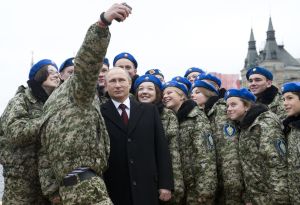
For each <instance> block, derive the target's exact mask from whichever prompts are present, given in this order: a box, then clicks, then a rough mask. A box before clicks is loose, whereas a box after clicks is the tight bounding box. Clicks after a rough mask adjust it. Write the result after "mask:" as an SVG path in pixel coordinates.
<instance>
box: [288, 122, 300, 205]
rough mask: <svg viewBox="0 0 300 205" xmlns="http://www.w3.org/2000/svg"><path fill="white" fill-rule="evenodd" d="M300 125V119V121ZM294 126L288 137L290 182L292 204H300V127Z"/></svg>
mask: <svg viewBox="0 0 300 205" xmlns="http://www.w3.org/2000/svg"><path fill="white" fill-rule="evenodd" d="M298 124H299V125H300V121H298ZM299 125H298V127H292V128H291V131H290V132H289V133H288V135H287V139H288V155H287V156H288V184H289V196H290V200H291V204H300V138H299V136H300V127H299Z"/></svg>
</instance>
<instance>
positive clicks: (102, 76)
mask: <svg viewBox="0 0 300 205" xmlns="http://www.w3.org/2000/svg"><path fill="white" fill-rule="evenodd" d="M108 70H109V68H108V66H107V65H106V64H103V66H102V68H101V69H100V73H99V76H98V85H99V86H100V87H103V86H104V84H105V75H106V73H107V72H108Z"/></svg>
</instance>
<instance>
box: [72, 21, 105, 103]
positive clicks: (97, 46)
mask: <svg viewBox="0 0 300 205" xmlns="http://www.w3.org/2000/svg"><path fill="white" fill-rule="evenodd" d="M109 40H110V33H109V29H108V27H107V28H100V27H99V25H98V24H97V23H95V24H93V25H92V26H91V27H90V28H89V30H88V32H87V35H86V36H85V39H84V42H83V43H82V46H81V47H80V49H79V51H78V53H77V55H76V57H75V69H74V79H73V82H74V89H73V95H74V98H75V100H76V101H77V103H78V104H79V105H82V104H90V103H91V102H92V101H93V99H94V96H95V92H96V82H97V79H98V74H99V72H100V68H101V67H102V62H103V58H104V57H105V54H106V50H107V46H108V44H109ZM95 56H101V57H102V59H97V58H95Z"/></svg>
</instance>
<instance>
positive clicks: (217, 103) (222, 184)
mask: <svg viewBox="0 0 300 205" xmlns="http://www.w3.org/2000/svg"><path fill="white" fill-rule="evenodd" d="M205 110H207V111H206V113H207V116H208V119H209V121H210V123H211V127H212V132H213V135H214V137H215V143H216V157H217V171H218V189H217V196H216V204H220V205H221V204H222V205H223V204H228V205H240V204H242V192H243V183H242V173H241V164H240V161H239V157H238V130H237V129H236V125H235V123H234V122H232V121H230V120H229V119H227V113H226V102H225V100H224V99H223V98H221V99H219V98H218V97H211V98H209V99H208V101H207V103H206V104H205Z"/></svg>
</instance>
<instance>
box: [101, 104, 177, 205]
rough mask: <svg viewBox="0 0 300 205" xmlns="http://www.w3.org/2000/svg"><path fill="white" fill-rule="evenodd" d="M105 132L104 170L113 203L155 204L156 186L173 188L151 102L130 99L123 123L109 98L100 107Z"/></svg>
mask: <svg viewBox="0 0 300 205" xmlns="http://www.w3.org/2000/svg"><path fill="white" fill-rule="evenodd" d="M101 113H102V115H103V117H104V120H105V124H106V127H107V130H108V133H109V137H110V142H111V152H110V157H109V162H108V164H109V168H108V170H107V171H106V172H105V173H104V180H105V183H106V186H107V190H108V193H109V195H110V198H111V199H112V201H113V203H114V204H115V205H121V204H122V205H125V204H126V205H156V204H158V197H159V196H158V189H162V188H163V189H169V190H172V189H173V175H172V167H171V160H170V153H169V150H168V147H167V146H168V145H167V141H166V138H165V136H164V131H163V127H162V124H161V120H160V117H159V113H158V110H157V108H156V106H155V105H152V104H144V103H138V102H136V101H135V100H133V99H130V116H129V123H128V126H126V125H125V124H124V123H123V121H122V120H121V116H120V114H119V113H118V111H117V109H116V108H115V106H114V104H113V102H112V101H111V100H109V101H108V102H106V103H104V104H103V105H102V106H101Z"/></svg>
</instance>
